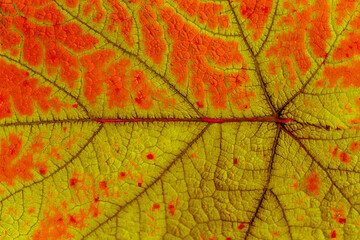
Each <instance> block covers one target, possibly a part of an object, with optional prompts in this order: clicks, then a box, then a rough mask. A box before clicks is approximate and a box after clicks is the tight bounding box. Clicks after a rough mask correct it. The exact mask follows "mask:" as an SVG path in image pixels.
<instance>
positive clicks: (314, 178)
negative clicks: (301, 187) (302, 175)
mask: <svg viewBox="0 0 360 240" xmlns="http://www.w3.org/2000/svg"><path fill="white" fill-rule="evenodd" d="M320 185H321V183H320V178H319V174H318V173H317V172H315V170H313V171H312V172H311V173H310V174H309V175H308V176H306V180H305V187H306V189H307V190H308V191H309V192H310V193H311V194H314V195H319V186H320Z"/></svg>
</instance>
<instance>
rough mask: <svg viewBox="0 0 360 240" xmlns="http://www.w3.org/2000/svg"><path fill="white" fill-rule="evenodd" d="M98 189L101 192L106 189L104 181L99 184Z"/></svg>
mask: <svg viewBox="0 0 360 240" xmlns="http://www.w3.org/2000/svg"><path fill="white" fill-rule="evenodd" d="M99 188H100V189H101V190H105V189H107V185H106V182H105V180H104V181H101V182H99Z"/></svg>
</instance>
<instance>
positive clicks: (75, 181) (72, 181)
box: [69, 178, 79, 188]
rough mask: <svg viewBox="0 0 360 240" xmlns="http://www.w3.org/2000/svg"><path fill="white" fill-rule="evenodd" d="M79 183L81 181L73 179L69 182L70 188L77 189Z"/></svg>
mask: <svg viewBox="0 0 360 240" xmlns="http://www.w3.org/2000/svg"><path fill="white" fill-rule="evenodd" d="M78 181H79V180H78V179H76V178H71V179H70V181H69V182H70V187H72V188H75V187H76V184H77V182H78Z"/></svg>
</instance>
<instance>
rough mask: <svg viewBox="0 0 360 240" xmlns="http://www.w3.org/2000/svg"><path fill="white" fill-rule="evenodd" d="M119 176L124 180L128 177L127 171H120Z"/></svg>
mask: <svg viewBox="0 0 360 240" xmlns="http://www.w3.org/2000/svg"><path fill="white" fill-rule="evenodd" d="M118 178H119V179H120V180H124V179H125V178H126V173H124V172H120V173H119V174H118Z"/></svg>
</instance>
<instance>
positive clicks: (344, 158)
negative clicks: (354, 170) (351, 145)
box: [340, 152, 350, 163]
mask: <svg viewBox="0 0 360 240" xmlns="http://www.w3.org/2000/svg"><path fill="white" fill-rule="evenodd" d="M340 161H342V162H343V163H350V157H349V155H347V154H346V153H344V152H342V153H340Z"/></svg>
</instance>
